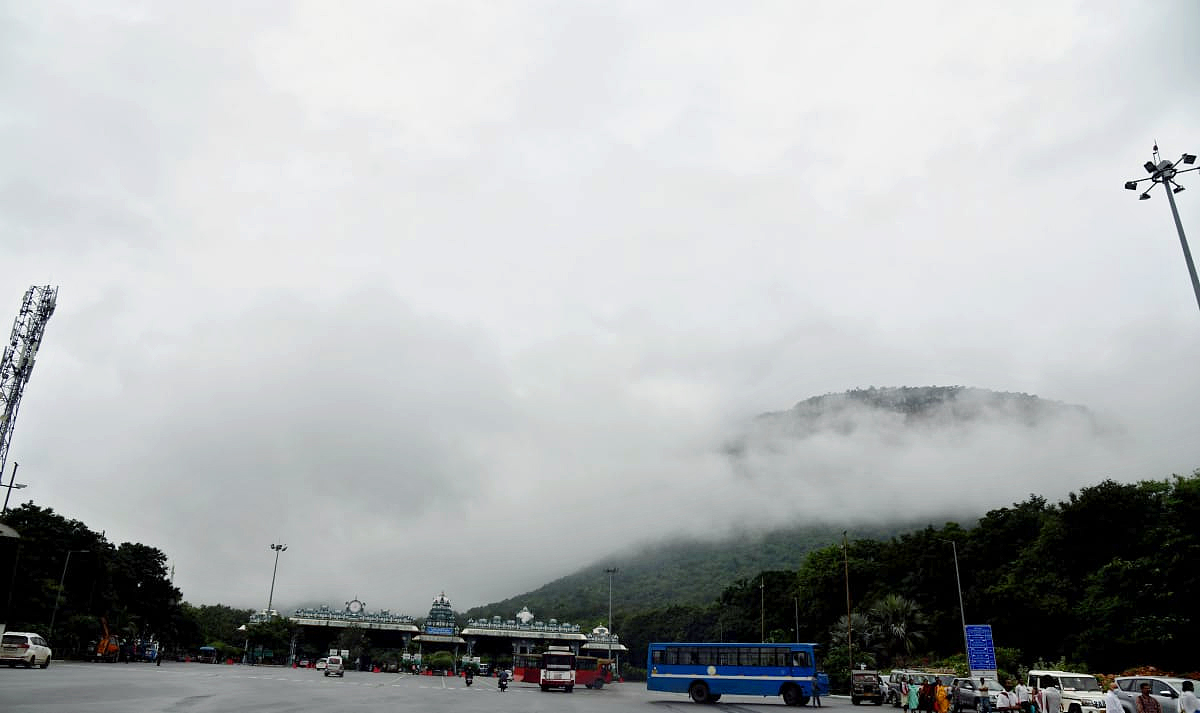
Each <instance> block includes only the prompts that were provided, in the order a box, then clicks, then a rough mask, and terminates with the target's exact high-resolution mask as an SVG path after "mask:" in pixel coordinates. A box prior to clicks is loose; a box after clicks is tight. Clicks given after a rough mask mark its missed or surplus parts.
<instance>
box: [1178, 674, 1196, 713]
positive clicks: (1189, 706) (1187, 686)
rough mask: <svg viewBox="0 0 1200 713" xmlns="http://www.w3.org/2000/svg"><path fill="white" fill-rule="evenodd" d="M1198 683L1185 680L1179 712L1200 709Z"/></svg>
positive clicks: (1189, 712)
mask: <svg viewBox="0 0 1200 713" xmlns="http://www.w3.org/2000/svg"><path fill="white" fill-rule="evenodd" d="M1195 688H1196V684H1194V683H1192V682H1191V681H1184V682H1183V693H1181V694H1179V713H1196V711H1200V699H1198V698H1197V697H1196V691H1195V690H1194V689H1195Z"/></svg>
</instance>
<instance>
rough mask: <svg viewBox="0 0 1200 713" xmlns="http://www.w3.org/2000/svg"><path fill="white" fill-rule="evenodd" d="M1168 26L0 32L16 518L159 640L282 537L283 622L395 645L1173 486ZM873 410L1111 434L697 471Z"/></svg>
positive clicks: (853, 449)
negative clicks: (627, 569)
mask: <svg viewBox="0 0 1200 713" xmlns="http://www.w3.org/2000/svg"><path fill="white" fill-rule="evenodd" d="M1198 19H1200V17H1198V11H1197V9H1196V7H1195V6H1194V5H1193V4H1192V3H1187V2H1178V3H1167V4H1162V3H1160V4H1156V5H1154V6H1153V7H1137V8H1134V7H1131V6H1127V5H1123V4H1120V3H1111V4H1097V3H1076V2H1056V3H1049V4H1047V3H1037V4H1036V5H1035V4H1030V5H1028V6H1025V7H1010V6H1004V7H988V8H976V7H970V6H961V7H959V6H950V5H947V4H945V3H915V4H913V3H909V4H905V5H903V6H901V5H895V6H891V5H885V4H879V3H861V4H853V3H844V2H836V3H801V4H797V3H766V2H763V3H753V4H739V5H730V4H727V3H678V2H663V3H655V4H647V3H625V4H614V3H593V4H586V3H583V4H581V3H575V4H571V5H569V6H566V5H563V4H561V3H544V4H539V3H462V4H449V5H448V4H445V3H400V4H397V3H379V4H377V5H373V6H372V5H368V4H355V5H353V6H350V7H347V8H333V7H331V6H330V5H328V4H327V3H301V2H296V3H290V4H280V3H274V2H267V3H261V4H251V3H237V4H234V5H230V6H227V7H223V8H222V7H216V6H213V5H212V4H211V3H208V4H206V3H196V4H193V5H190V6H189V5H180V4H176V5H173V6H171V8H170V9H164V8H162V7H159V6H157V5H154V4H145V3H132V2H131V3H99V4H98V3H90V4H88V6H87V7H82V6H80V5H78V4H77V3H75V4H72V3H64V4H55V3H37V4H33V5H31V4H28V3H24V4H21V3H12V4H9V5H8V6H6V7H4V8H3V9H0V33H3V35H2V37H0V39H2V40H3V41H0V106H3V107H4V108H3V109H0V122H2V125H3V127H4V131H3V132H2V133H0V150H2V154H3V155H4V156H5V160H4V161H3V162H0V208H2V209H0V260H2V261H3V264H4V266H5V271H4V274H5V276H6V278H5V279H6V280H7V282H6V283H5V284H7V287H6V288H5V289H6V290H7V292H8V293H9V295H10V297H9V299H10V300H11V302H10V304H9V306H8V309H12V310H15V309H16V306H17V300H18V298H19V296H20V294H21V293H22V292H23V291H24V289H25V288H26V287H27V286H28V285H29V284H32V283H46V282H52V283H54V284H59V285H61V288H62V291H61V296H60V300H59V311H58V313H57V314H56V315H55V316H54V318H53V320H52V321H51V323H50V326H49V329H48V333H47V338H46V342H45V346H44V350H43V353H42V356H41V359H40V360H39V363H38V368H37V371H36V373H35V374H34V377H33V379H32V381H31V382H30V385H29V391H28V395H27V398H26V400H25V402H24V405H23V408H22V413H21V419H20V422H19V423H18V426H17V432H16V437H15V439H14V441H13V451H12V459H15V460H17V461H20V462H21V464H22V465H21V472H22V479H23V480H27V482H29V483H30V485H31V487H30V489H29V490H26V491H22V494H24V495H27V496H28V497H32V498H33V499H35V500H36V501H37V502H38V503H39V504H43V505H49V506H52V507H55V508H56V509H57V510H59V511H61V512H63V513H65V514H67V515H70V516H73V517H79V518H81V519H83V520H84V521H85V522H87V523H88V524H89V525H90V526H92V527H94V528H97V529H103V530H106V531H107V532H108V533H109V535H110V537H112V538H114V539H117V540H137V541H143V542H147V543H149V544H154V545H158V546H161V547H162V548H163V549H164V550H166V551H167V553H168V555H169V556H170V557H171V559H172V561H173V562H174V563H175V564H176V566H177V582H178V583H179V584H180V585H181V586H182V588H183V590H184V593H185V596H187V597H188V598H189V599H190V600H193V601H198V602H212V601H218V600H219V601H224V602H227V603H234V604H239V605H245V606H262V605H264V604H265V601H263V596H264V595H265V594H266V590H267V588H268V586H269V569H270V561H271V557H272V553H271V552H270V550H268V549H267V547H266V545H267V544H269V543H270V542H272V541H279V540H283V541H286V542H288V543H289V545H290V548H289V550H288V552H287V553H285V554H284V556H283V559H282V561H281V563H280V581H279V583H278V586H277V588H276V595H277V601H278V602H279V603H280V604H281V605H282V606H284V607H287V606H289V605H292V604H296V603H300V602H315V601H325V602H330V603H337V602H340V601H343V600H344V599H347V598H349V597H350V596H355V595H357V596H360V597H361V598H363V599H364V600H366V601H367V602H368V603H369V604H370V605H371V606H372V607H375V606H380V607H387V608H391V609H393V610H405V611H411V612H414V613H419V612H421V611H422V610H423V609H424V608H425V607H427V606H428V600H429V597H430V596H432V595H433V594H436V593H437V592H439V591H441V590H443V589H445V591H446V593H447V594H448V595H450V596H451V597H452V599H453V600H454V602H455V604H456V606H460V607H464V608H465V607H467V606H471V605H474V604H479V603H482V602H485V601H489V600H493V599H497V598H501V597H504V596H507V595H510V594H512V593H513V592H514V591H518V590H521V589H524V588H527V587H532V586H536V585H537V584H539V583H541V581H543V580H544V579H546V578H549V577H552V576H555V575H558V574H561V573H563V572H565V571H566V570H568V569H570V568H572V567H574V566H577V565H580V564H583V563H586V562H588V561H591V560H592V559H594V557H596V556H599V555H602V554H604V553H605V552H607V551H615V550H617V549H618V548H620V547H621V546H624V545H627V544H629V543H631V542H635V541H637V540H639V539H642V538H645V537H656V536H659V535H664V536H666V535H675V534H679V533H692V534H711V533H713V532H720V531H725V530H726V529H727V528H732V527H736V526H739V525H740V524H742V523H745V522H746V521H748V520H752V521H754V522H756V523H761V524H773V523H782V522H794V521H796V520H797V519H798V518H819V517H824V518H831V519H835V520H836V519H839V518H841V519H845V520H853V519H858V518H878V517H880V515H881V512H883V511H885V510H887V509H888V504H889V502H892V503H894V504H895V506H896V507H902V508H904V509H905V510H906V511H907V512H906V514H911V512H912V511H913V510H917V511H920V510H921V509H922V508H925V507H929V508H935V506H936V507H937V508H940V507H942V506H943V505H944V504H945V503H946V502H948V501H951V500H953V502H954V503H956V504H959V505H961V506H963V507H967V508H975V509H981V508H986V507H991V506H999V505H1004V504H1007V503H1009V502H1012V501H1014V500H1019V499H1021V498H1023V497H1025V496H1026V495H1027V494H1029V493H1030V492H1042V493H1046V494H1048V495H1052V496H1053V495H1061V494H1063V493H1065V492H1067V491H1068V490H1070V489H1072V488H1076V487H1079V486H1080V485H1084V484H1088V483H1091V482H1095V481H1096V480H1097V479H1099V478H1101V477H1108V476H1112V477H1116V478H1121V479H1133V478H1140V477H1160V476H1163V475H1166V474H1167V473H1169V472H1172V471H1177V472H1184V471H1190V470H1191V469H1192V468H1194V467H1195V466H1196V465H1197V464H1198V461H1200V458H1198V456H1200V453H1198V452H1197V447H1196V446H1195V439H1194V438H1192V437H1191V434H1193V433H1194V432H1195V429H1196V426H1197V422H1196V417H1195V415H1194V412H1195V409H1194V407H1193V404H1192V403H1191V402H1192V401H1193V398H1192V396H1193V395H1194V394H1195V393H1196V390H1197V387H1200V379H1198V377H1197V376H1196V375H1195V369H1194V368H1193V364H1194V361H1195V360H1194V355H1195V354H1196V353H1198V351H1200V336H1197V335H1198V332H1197V330H1196V324H1197V320H1198V319H1200V317H1198V316H1197V314H1196V309H1195V305H1194V304H1193V303H1192V295H1191V294H1190V291H1189V290H1188V285H1187V277H1186V273H1185V270H1184V267H1183V265H1182V264H1181V262H1182V261H1181V260H1180V259H1179V247H1178V243H1177V241H1176V239H1175V237H1174V235H1173V233H1172V230H1171V228H1172V225H1171V222H1170V219H1169V216H1168V215H1167V209H1166V206H1165V205H1164V201H1162V200H1161V196H1156V199H1155V200H1154V201H1151V202H1149V203H1138V202H1137V201H1136V200H1134V196H1133V194H1131V193H1128V192H1125V191H1123V190H1121V183H1122V182H1123V181H1124V180H1126V179H1127V178H1130V177H1134V176H1136V175H1137V174H1138V171H1139V170H1140V168H1139V167H1140V164H1141V163H1142V162H1143V161H1144V160H1146V158H1148V156H1147V149H1148V148H1149V145H1150V144H1151V142H1152V141H1154V140H1155V139H1157V140H1160V141H1161V142H1162V146H1163V148H1164V151H1167V152H1168V153H1170V152H1174V153H1170V156H1171V157H1172V158H1173V157H1174V156H1175V155H1177V153H1178V152H1179V151H1181V150H1184V149H1187V150H1190V151H1195V150H1196V149H1197V148H1200V138H1198V137H1197V136H1196V133H1195V131H1194V121H1193V120H1192V117H1194V116H1195V115H1196V111H1197V108H1200V107H1198V106H1197V101H1198V100H1197V97H1200V92H1197V91H1195V89H1196V86H1195V79H1194V77H1193V76H1192V75H1193V74H1194V72H1193V70H1192V68H1193V67H1195V66H1197V65H1200V55H1198V52H1200V50H1197V49H1196V47H1197V46H1196V45H1195V43H1190V44H1189V43H1187V42H1184V41H1180V42H1174V43H1173V42H1170V41H1169V40H1168V39H1167V38H1168V37H1169V36H1170V35H1171V33H1170V32H1169V31H1168V29H1167V28H1172V27H1175V28H1178V27H1188V26H1194V25H1195V24H1196V21H1197V20H1198ZM1164 42H1165V43H1166V46H1165V47H1164V46H1163V43H1164ZM1190 195H1191V194H1190V193H1185V194H1182V195H1181V196H1180V199H1181V200H1180V208H1181V210H1182V211H1183V212H1184V220H1185V222H1186V223H1187V224H1188V225H1190V224H1191V223H1194V222H1196V221H1195V219H1196V217H1197V216H1198V215H1200V212H1197V211H1196V210H1195V209H1194V204H1193V203H1192V202H1190V201H1189V200H1188V196H1190ZM2 298H3V295H2V294H0V310H2V309H4V302H3V299H2ZM872 384H874V385H899V384H969V385H974V386H981V387H989V388H996V389H1001V390H1011V391H1023V392H1030V393H1037V394H1040V395H1042V396H1045V397H1048V398H1052V399H1059V400H1063V401H1068V402H1072V403H1080V404H1085V405H1087V406H1089V407H1091V408H1092V409H1093V411H1094V412H1095V413H1096V414H1097V417H1098V418H1099V419H1101V420H1102V421H1103V422H1104V423H1105V424H1108V425H1109V426H1111V428H1109V429H1108V430H1104V431H1102V432H1099V433H1097V432H1095V431H1092V430H1088V429H1086V428H1082V427H1081V426H1080V424H1078V423H1074V422H1070V421H1055V422H1053V423H1048V424H1046V426H1045V427H1044V428H1042V429H1039V430H1035V431H1032V432H1030V431H1027V430H1021V429H1017V428H1014V427H1012V425H1011V424H1007V423H1005V422H1003V421H996V422H994V423H986V424H982V425H980V426H979V427H978V428H975V429H974V430H972V431H971V432H970V433H969V434H966V435H965V436H964V435H962V434H958V435H959V436H961V437H956V436H955V435H954V433H942V434H938V433H931V434H924V435H920V434H905V433H903V432H898V431H896V429H895V428H894V427H893V426H894V424H889V422H888V421H887V419H884V420H883V421H879V420H878V419H877V416H876V415H872V416H871V417H870V418H869V419H868V423H867V424H865V425H864V426H863V428H862V430H861V431H860V432H859V433H858V434H857V435H856V436H854V437H848V436H842V435H838V434H826V435H825V436H822V437H820V438H814V439H808V440H806V441H804V442H795V443H788V442H779V443H768V442H766V441H762V440H759V441H752V442H753V443H755V444H756V445H755V446H754V447H753V448H752V449H751V451H750V452H749V453H748V454H747V456H746V459H745V461H744V462H743V463H741V464H740V465H738V466H737V467H735V464H731V462H730V461H729V459H728V458H727V457H726V456H725V454H724V453H723V452H722V446H723V445H724V444H726V443H727V442H729V440H730V439H731V438H734V437H736V436H738V435H739V434H742V433H744V432H746V430H747V428H748V424H749V421H750V419H751V418H752V417H753V416H754V415H755V414H757V413H760V412H763V411H769V410H778V409H781V408H786V407H787V406H789V405H790V404H792V403H794V402H796V401H798V400H800V399H803V398H805V397H807V396H809V395H812V394H819V393H825V392H831V391H840V390H842V389H846V388H853V387H859V386H868V385H872ZM1106 428H1107V427H1106ZM747 464H749V465H750V466H752V467H753V470H754V473H755V475H754V477H753V478H747V477H745V472H743V470H744V467H745V466H746V465H747ZM913 483H918V484H919V487H917V488H913V487H912V486H913ZM964 488H965V491H964V490H963V489H964ZM857 491H865V492H869V493H872V494H873V497H871V498H870V499H868V500H867V501H865V502H864V501H863V500H860V499H858V498H854V497H852V494H853V493H854V492H857ZM960 493H963V494H961V495H960ZM932 511H933V510H932V509H931V510H930V512H932ZM597 523H606V524H605V525H604V526H603V527H600V526H599V525H598V524H597ZM598 532H602V533H604V534H603V535H602V536H598V535H597V533H598ZM542 542H545V543H550V544H552V545H553V546H552V547H550V548H548V549H549V554H544V555H537V556H534V555H532V554H530V549H531V547H536V545H537V544H538V543H542ZM502 554H504V556H501V555H502Z"/></svg>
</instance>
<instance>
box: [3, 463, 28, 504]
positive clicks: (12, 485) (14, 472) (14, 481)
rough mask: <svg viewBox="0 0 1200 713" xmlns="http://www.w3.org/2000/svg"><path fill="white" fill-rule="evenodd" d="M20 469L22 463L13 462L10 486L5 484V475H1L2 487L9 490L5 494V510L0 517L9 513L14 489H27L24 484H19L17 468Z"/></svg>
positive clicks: (9, 480)
mask: <svg viewBox="0 0 1200 713" xmlns="http://www.w3.org/2000/svg"><path fill="white" fill-rule="evenodd" d="M20 467H21V464H20V463H18V462H16V461H13V469H12V477H10V478H9V479H8V485H5V484H4V473H0V487H2V488H8V492H7V493H5V494H4V509H3V510H0V515H3V514H4V513H6V512H8V497H9V496H10V495H12V491H13V489H14V488H15V489H16V490H20V489H21V488H24V487H25V484H24V483H18V482H17V468H20Z"/></svg>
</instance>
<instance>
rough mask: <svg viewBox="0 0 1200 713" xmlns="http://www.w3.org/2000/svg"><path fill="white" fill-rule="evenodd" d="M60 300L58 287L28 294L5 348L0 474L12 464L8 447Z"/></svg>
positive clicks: (0, 373)
mask: <svg viewBox="0 0 1200 713" xmlns="http://www.w3.org/2000/svg"><path fill="white" fill-rule="evenodd" d="M57 299H58V288H57V287H51V286H50V285H45V286H42V287H39V286H37V285H34V286H33V287H30V288H29V289H28V290H26V291H25V299H24V300H22V301H21V311H20V312H18V313H17V319H16V321H15V322H13V328H12V336H11V337H10V338H9V340H8V344H5V345H4V357H3V358H2V359H0V473H3V472H4V466H5V465H6V464H7V463H8V445H9V443H11V442H12V434H13V428H14V427H15V426H16V422H17V410H18V409H20V408H21V394H22V393H23V392H24V390H25V384H26V383H28V381H29V375H30V374H31V373H33V362H34V359H35V358H36V357H37V350H38V347H39V346H41V343H42V335H43V334H45V333H46V322H47V321H49V319H50V315H52V314H54V305H55V302H56V301H57Z"/></svg>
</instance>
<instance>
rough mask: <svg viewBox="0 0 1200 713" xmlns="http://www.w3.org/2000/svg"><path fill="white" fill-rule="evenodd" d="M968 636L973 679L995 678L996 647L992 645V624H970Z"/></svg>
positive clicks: (968, 657) (969, 665) (968, 659)
mask: <svg viewBox="0 0 1200 713" xmlns="http://www.w3.org/2000/svg"><path fill="white" fill-rule="evenodd" d="M966 635H967V668H969V669H971V678H995V677H996V647H995V646H994V645H993V644H992V626H991V624H968V625H967V630H966Z"/></svg>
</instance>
